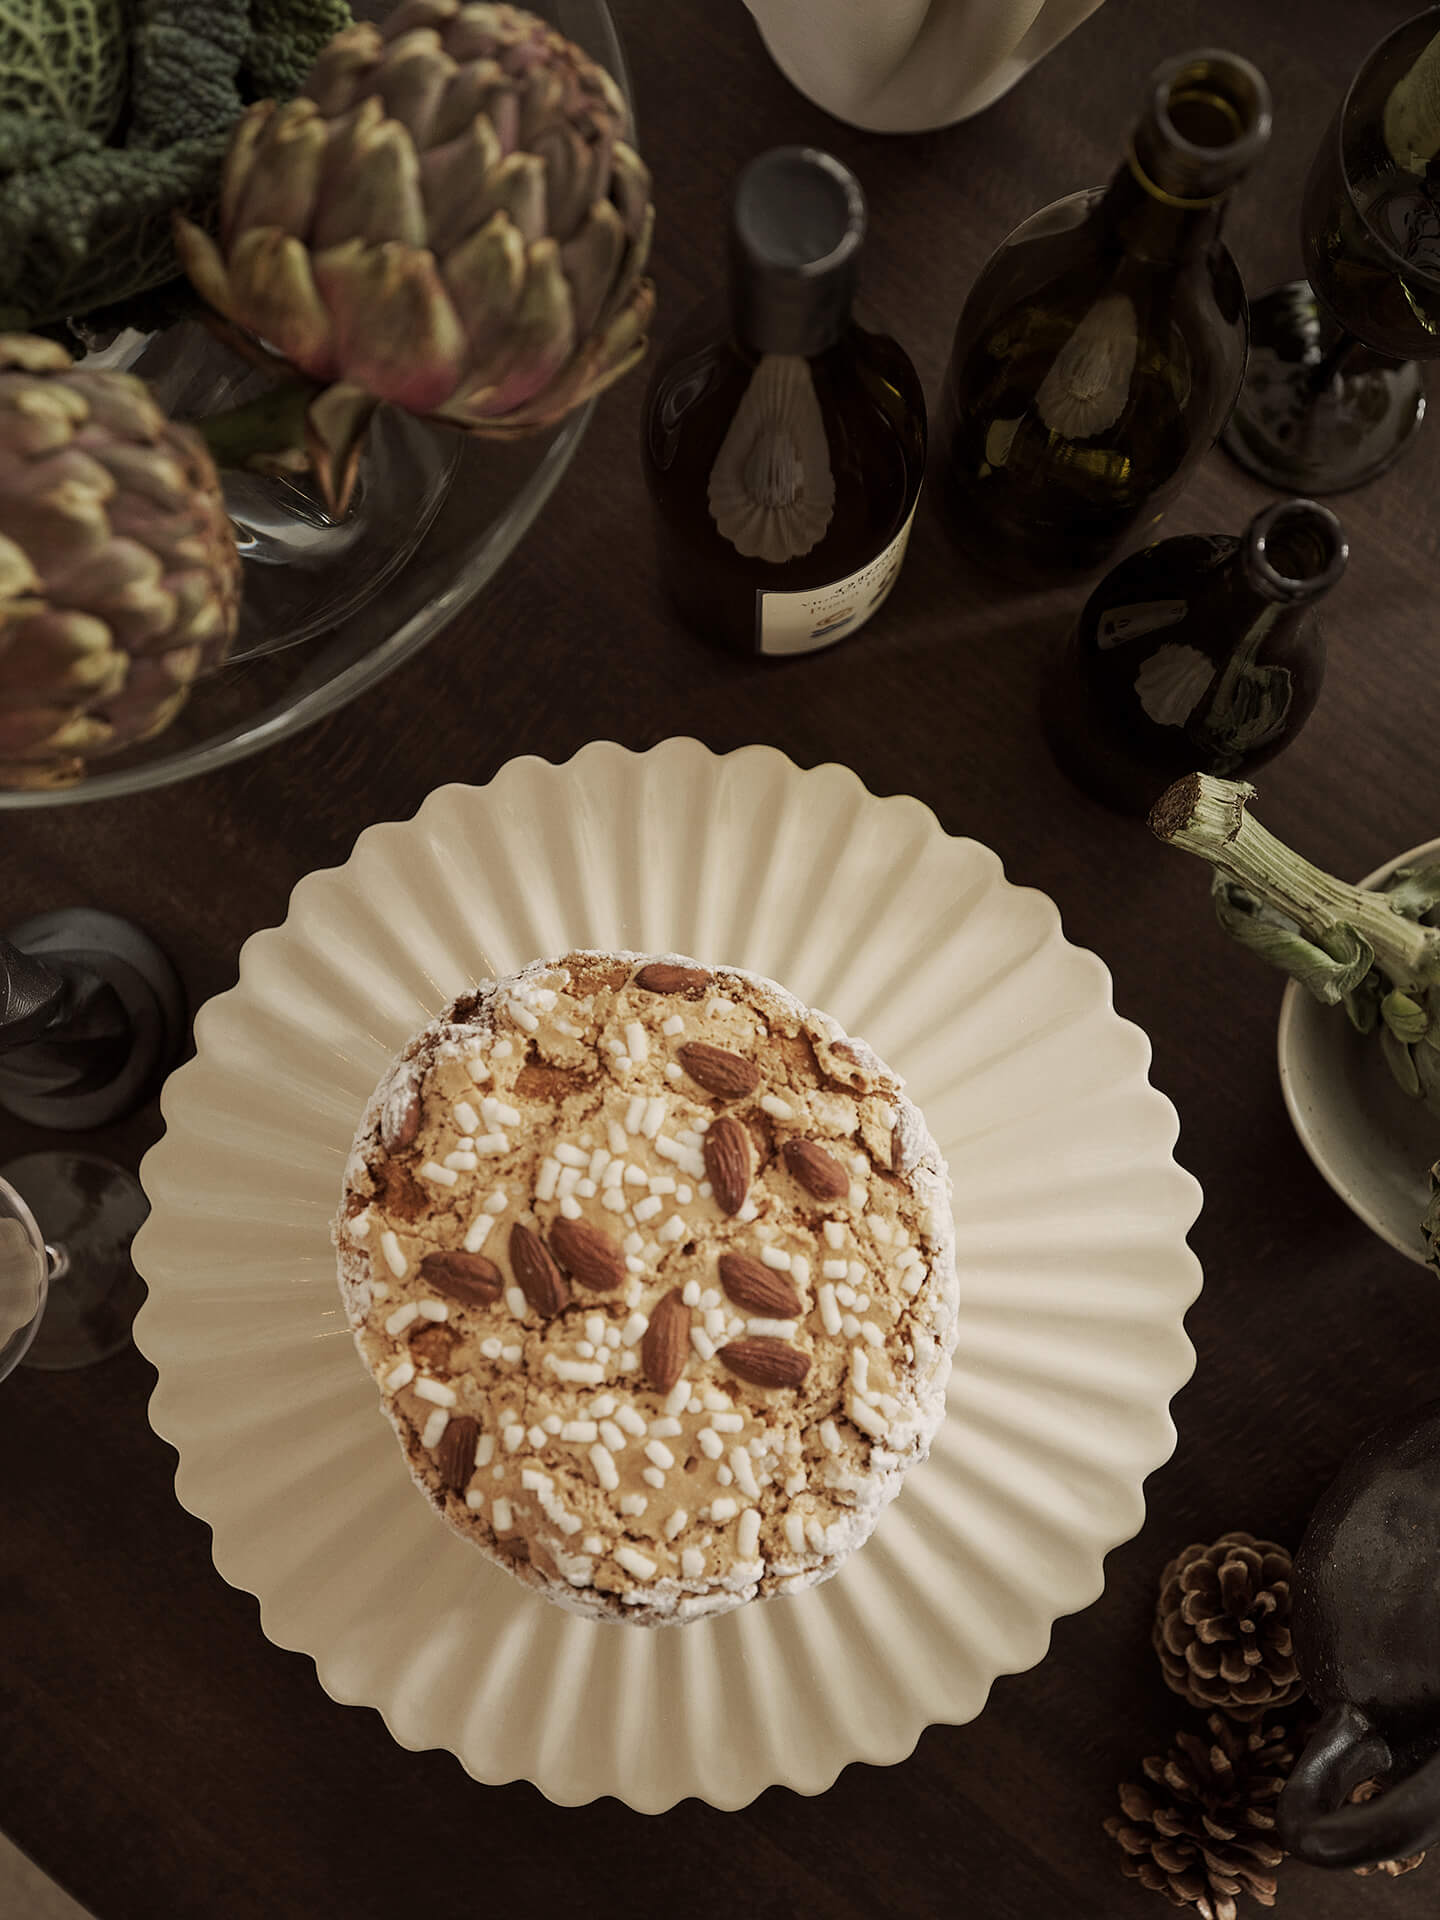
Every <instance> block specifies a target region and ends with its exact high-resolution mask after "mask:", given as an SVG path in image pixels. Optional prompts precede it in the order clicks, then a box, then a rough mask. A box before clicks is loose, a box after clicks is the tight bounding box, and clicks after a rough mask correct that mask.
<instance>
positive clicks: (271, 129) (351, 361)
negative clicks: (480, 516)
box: [177, 0, 654, 509]
mask: <svg viewBox="0 0 1440 1920" xmlns="http://www.w3.org/2000/svg"><path fill="white" fill-rule="evenodd" d="M628 131H629V115H628V113H627V110H626V106H625V101H624V98H623V96H622V95H621V93H620V90H619V88H618V87H617V86H616V84H615V82H614V81H613V80H612V79H611V78H610V76H609V75H608V74H607V73H606V72H605V71H604V69H603V68H601V67H599V66H597V65H596V64H595V62H594V61H592V60H591V59H589V57H588V56H587V55H586V54H584V53H583V52H581V50H580V49H579V48H578V47H575V46H573V45H572V44H571V43H570V42H569V41H567V40H565V39H563V38H562V37H561V36H560V35H559V34H558V33H556V32H555V31H554V30H553V29H552V28H551V27H549V26H547V25H546V23H545V22H544V21H542V20H539V19H537V18H536V17H535V16H534V15H533V14H529V13H525V12H522V11H521V10H520V9H518V8H515V7H510V6H491V5H461V4H460V0H404V4H402V5H401V6H400V7H398V8H397V9H396V11H395V12H394V13H392V14H391V15H390V16H389V18H388V19H387V20H386V21H385V22H384V24H383V25H381V26H375V25H373V24H370V23H364V24H361V25H358V26H354V27H351V28H348V29H347V30H346V31H344V32H342V33H339V34H337V35H336V36H335V38H334V39H333V40H332V41H331V42H330V44H329V46H328V47H327V48H326V49H325V51H324V52H323V53H322V54H321V56H320V58H319V59H318V61H317V62H316V64H315V66H314V68H313V69H312V70H311V73H310V75H309V78H308V79H307V81H306V82H305V88H304V92H303V93H302V94H301V95H300V96H299V97H298V98H297V99H295V100H292V101H290V102H288V103H287V104H286V105H284V106H276V105H274V104H273V103H271V102H261V103H260V104H259V105H257V106H254V107H252V108H251V109H250V110H249V111H248V112H247V113H246V114H245V115H244V116H243V117H242V118H241V120H240V121H239V123H238V125H237V126H236V129H235V133H234V136H233V138H232V141H231V145H230V150H229V154H228V156H227V159H226V164H225V175H224V184H223V188H222V193H221V204H220V236H219V244H218V245H217V244H216V243H215V242H214V241H213V240H211V239H210V238H209V236H208V235H206V234H205V233H203V232H202V231H201V230H200V229H199V228H198V227H196V226H194V225H193V224H191V223H190V222H188V221H185V220H183V219H182V220H177V236H178V245H179V249H180V253H181V257H182V259H183V261H184V264H185V268H186V271H187V272H188V273H189V275H190V278H191V280H192V281H193V282H194V284H195V286H196V288H197V289H198V291H199V292H200V293H201V295H202V296H203V297H204V298H205V299H206V300H207V301H208V302H209V304H210V305H211V306H212V307H214V308H215V309H216V310H217V312H219V313H220V314H222V315H224V316H225V317H226V319H228V320H229V321H231V322H232V323H234V325H235V326H237V327H238V328H240V329H243V330H244V332H245V333H246V334H248V335H251V336H256V337H258V339H259V340H261V341H263V342H264V343H265V344H266V345H267V346H269V347H271V348H273V349H274V351H275V352H277V353H278V354H280V355H283V356H284V358H285V359H286V360H288V361H289V362H290V363H291V364H292V365H293V366H294V367H296V368H298V369H299V370H300V372H302V373H303V374H305V375H306V376H308V377H309V379H311V380H312V381H315V382H318V383H321V384H322V386H323V387H324V389H325V390H324V392H323V393H322V394H321V396H320V398H319V400H318V401H317V403H316V404H315V405H314V406H312V407H311V409H310V420H309V435H308V444H309V450H310V453H311V457H312V461H313V462H314V465H315V469H316V473H317V477H318V479H319V481H320V484H321V487H322V490H323V491H324V492H325V494H326V497H327V499H328V500H329V501H330V504H331V505H332V507H336V508H340V509H343V506H344V502H345V499H346V497H347V496H348V491H349V487H350V484H351V482H352V480H353V475H354V466H355V459H356V455H357V452H358V446H359V439H360V436H361V435H362V434H363V431H364V426H365V423H366V421H367V420H368V418H369V414H370V412H371V410H373V408H374V406H375V404H376V403H377V401H380V400H388V401H392V402H393V403H394V404H396V405H397V406H401V407H404V408H407V409H408V410H409V411H410V412H412V413H416V414H422V415H425V416H427V417H430V418H433V419H435V420H438V421H443V422H446V423H448V424H451V425H453V426H456V427H460V428H462V429H464V430H466V431H468V432H470V433H475V434H482V435H490V436H507V437H508V436H511V435H515V434H520V433H525V432H530V431H533V430H535V429H538V428H544V427H548V426H551V425H553V424H554V423H555V422H557V421H558V420H560V419H561V418H562V417H563V416H564V415H565V414H567V413H568V412H569V411H570V410H571V409H572V408H573V407H576V406H578V405H579V404H580V403H581V402H582V401H584V400H587V399H589V397H590V396H591V395H592V394H594V393H597V392H599V391H600V390H601V389H602V388H603V387H606V386H608V385H609V384H610V383H611V381H613V380H616V379H618V378H619V377H620V376H621V375H622V374H623V373H625V372H626V371H628V369H629V368H630V367H632V366H633V365H634V364H635V362H636V361H637V360H638V359H639V358H640V357H641V355H642V354H643V353H644V351H645V344H646V338H645V336H646V328H647V326H648V324H649V320H650V315H651V312H652V309H653V304H654V291H653V288H652V286H651V284H650V282H649V281H648V280H646V279H644V278H643V277H642V275H643V271H644V266H645V260H646V256H647V254H648V252H649V246H650V234H651V228H652V225H653V217H654V216H653V209H652V207H651V202H650V176H649V174H648V172H647V171H646V168H645V166H644V164H643V162H642V161H641V159H640V157H639V155H638V154H637V153H636V152H635V151H634V149H633V148H632V147H631V146H629V145H628V144H627V142H626V138H625V136H626V134H627V133H628Z"/></svg>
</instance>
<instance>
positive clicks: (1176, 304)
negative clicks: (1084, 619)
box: [936, 51, 1270, 585]
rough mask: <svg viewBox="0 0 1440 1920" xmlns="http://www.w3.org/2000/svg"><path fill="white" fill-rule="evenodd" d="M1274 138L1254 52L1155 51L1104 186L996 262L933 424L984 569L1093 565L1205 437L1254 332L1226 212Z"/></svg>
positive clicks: (1070, 574)
mask: <svg viewBox="0 0 1440 1920" xmlns="http://www.w3.org/2000/svg"><path fill="white" fill-rule="evenodd" d="M1269 134H1270V96H1269V90H1268V88H1267V87H1266V84H1265V81H1264V79H1263V78H1262V77H1261V75H1260V74H1259V73H1258V72H1257V71H1256V70H1255V68H1254V67H1253V66H1251V65H1250V63H1249V61H1247V60H1242V59H1240V58H1239V57H1238V56H1237V55H1235V54H1231V53H1222V52H1215V51H1202V52H1199V53H1190V54H1185V55H1182V56H1180V57H1179V58H1177V59H1173V60H1170V61H1167V62H1166V63H1165V64H1164V65H1163V66H1161V67H1159V68H1158V69H1157V70H1156V72H1155V73H1154V74H1153V75H1152V76H1151V79H1150V83H1149V87H1148V90H1147V95H1146V102H1145V107H1144V111H1143V112H1142V114H1141V117H1140V119H1139V122H1138V123H1137V125H1136V127H1135V130H1134V133H1133V135H1132V137H1131V140H1130V143H1129V146H1128V148H1127V150H1126V155H1125V160H1124V163H1123V164H1122V165H1121V167H1120V168H1119V170H1118V171H1117V173H1116V174H1115V177H1114V179H1113V180H1112V181H1111V182H1110V185H1109V186H1108V187H1106V188H1096V189H1094V190H1093V191H1090V192H1085V193H1077V194H1072V195H1070V196H1069V197H1068V198H1067V199H1064V200H1057V201H1056V202H1055V203H1054V204H1053V205H1052V206H1049V207H1046V208H1044V209H1043V210H1042V211H1041V212H1039V213H1037V214H1034V215H1032V216H1031V218H1030V219H1029V220H1027V221H1026V222H1025V223H1024V224H1023V225H1022V226H1020V227H1018V228H1016V230H1015V232H1014V233H1012V234H1011V235H1010V237H1009V238H1008V239H1007V240H1005V241H1004V242H1003V243H1002V244H1001V246H1000V247H999V248H998V249H997V251H996V252H995V254H994V255H993V256H992V257H991V259H990V261H989V262H988V263H987V265H986V267H985V269H984V271H983V272H982V273H981V275H980V278H979V279H978V280H977V281H976V283H975V286H974V288H973V289H972V290H971V293H970V297H969V299H968V300H967V301H966V303H965V308H964V311H963V312H962V313H961V315H960V321H959V325H958V326H957V328H956V332H955V341H954V345H953V347H952V350H951V354H950V363H949V367H948V370H947V373H946V377H945V387H944V393H943V396H942V399H941V402H940V409H939V419H938V421H937V425H936V440H937V455H938V457H937V461H936V471H937V475H938V479H937V487H938V491H939V495H940V503H941V511H942V513H943V515H944V517H945V519H946V520H947V521H948V523H949V525H950V528H951V530H952V531H953V533H954V534H955V536H956V538H957V539H958V540H959V541H960V543H961V545H962V546H963V547H964V548H965V549H966V550H967V551H968V552H969V553H971V554H972V555H973V556H974V557H975V558H976V559H977V560H979V561H980V562H981V563H982V564H984V565H987V566H990V567H993V568H996V569H997V570H999V571H1001V572H1003V573H1006V574H1008V575H1010V576H1011V577H1013V578H1016V579H1019V580H1021V581H1022V582H1024V583H1025V584H1027V585H1029V584H1034V583H1036V582H1044V581H1055V580H1064V579H1069V578H1074V577H1075V576H1077V575H1080V574H1085V573H1089V572H1093V571H1094V570H1096V569H1097V568H1099V567H1102V566H1104V565H1105V564H1106V563H1107V562H1108V561H1109V560H1110V559H1111V558H1112V556H1113V555H1114V554H1115V552H1116V551H1117V550H1118V549H1119V547H1120V546H1121V545H1122V544H1123V543H1125V542H1127V541H1129V540H1130V539H1131V538H1132V537H1134V536H1136V535H1140V534H1143V533H1145V532H1147V531H1148V530H1149V529H1150V528H1151V527H1153V525H1154V524H1155V522H1156V521H1158V520H1159V518H1160V516H1161V514H1162V513H1163V512H1164V510H1165V507H1166V506H1167V505H1168V504H1169V502H1170V501H1171V500H1172V499H1173V498H1174V497H1175V495H1176V494H1177V493H1178V492H1179V491H1180V489H1181V487H1182V486H1183V485H1184V484H1185V481H1186V478H1187V477H1188V475H1189V473H1190V471H1191V469H1192V468H1193V467H1194V465H1195V462H1196V461H1197V460H1198V459H1199V458H1200V457H1201V455H1202V454H1204V452H1205V451H1206V449H1207V448H1208V447H1210V445H1211V444H1212V443H1213V442H1214V440H1215V438H1216V436H1217V435H1218V434H1219V432H1220V429H1221V428H1222V427H1223V425H1224V424H1225V421H1226V419H1227V417H1228V415H1229V413H1230V410H1231V408H1232V406H1233V405H1234V403H1235V397H1236V395H1237V393H1238V392H1239V389H1240V383H1241V380H1242V378H1243V377H1244V371H1245V354H1246V343H1247V337H1248V313H1247V308H1246V303H1245V293H1244V289H1243V287H1242V285H1241V282H1240V275H1239V272H1238V271H1237V269H1236V266H1235V262H1234V261H1233V259H1232V258H1231V256H1230V253H1229V251H1228V249H1227V248H1226V247H1225V246H1224V244H1223V242H1222V241H1221V239H1220V223H1221V216H1222V213H1223V210H1224V205H1225V199H1226V196H1227V194H1228V193H1229V191H1230V189H1231V188H1232V187H1233V186H1234V185H1235V183H1236V182H1237V181H1238V180H1239V179H1240V178H1241V176H1242V175H1243V174H1244V173H1245V172H1246V171H1247V169H1248V168H1250V167H1251V166H1252V165H1253V164H1254V162H1255V161H1256V159H1257V158H1258V157H1259V155H1260V154H1261V152H1262V151H1263V150H1264V147H1265V144H1266V141H1267V140H1268V138H1269Z"/></svg>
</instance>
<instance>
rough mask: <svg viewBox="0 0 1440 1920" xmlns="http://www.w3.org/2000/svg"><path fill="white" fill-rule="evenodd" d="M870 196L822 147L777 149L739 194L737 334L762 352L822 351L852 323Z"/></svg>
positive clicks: (734, 231) (734, 293)
mask: <svg viewBox="0 0 1440 1920" xmlns="http://www.w3.org/2000/svg"><path fill="white" fill-rule="evenodd" d="M864 238H865V196H864V194H863V193H862V192H861V191H860V182H859V181H858V180H857V179H856V178H855V176H854V174H853V173H851V172H850V170H849V168H848V167H843V166H841V164H840V162H839V161H838V160H836V159H834V158H833V157H832V156H831V155H830V154H828V153H822V152H820V150H819V149H818V148H816V147H774V148H772V149H771V150H770V151H769V152H768V153H762V154H760V155H759V156H758V157H757V158H756V159H754V160H752V161H751V162H750V164H749V165H748V166H747V167H746V169H745V171H744V172H743V173H742V174H741V176H740V179H739V183H738V184H737V186H736V188H735V201H734V208H733V212H732V217H731V223H730V289H731V307H732V311H733V316H734V322H735V330H736V332H737V334H738V335H739V337H740V339H741V340H742V341H743V342H744V344H745V345H746V346H748V347H750V348H751V349H752V350H753V351H755V352H757V353H798V354H804V355H806V356H809V355H811V354H816V353H821V352H823V351H824V349H825V348H826V347H828V346H831V345H833V344H834V342H835V341H836V340H837V339H839V337H840V335H841V333H842V332H843V331H844V328H845V326H846V324H847V322H848V320H849V318H850V306H851V302H852V301H853V299H854V297H855V283H856V279H857V276H858V272H859V262H860V246H861V242H862V241H863V240H864Z"/></svg>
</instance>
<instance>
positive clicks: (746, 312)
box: [643, 147, 926, 655]
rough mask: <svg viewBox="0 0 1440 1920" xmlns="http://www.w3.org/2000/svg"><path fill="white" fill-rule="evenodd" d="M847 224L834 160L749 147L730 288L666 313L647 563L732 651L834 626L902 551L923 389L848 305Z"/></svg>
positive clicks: (891, 344) (849, 621)
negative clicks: (654, 564)
mask: <svg viewBox="0 0 1440 1920" xmlns="http://www.w3.org/2000/svg"><path fill="white" fill-rule="evenodd" d="M864 234H865V201H864V196H863V195H862V193H861V191H860V186H859V182H858V181H857V180H856V179H855V177H854V175H853V174H851V173H850V172H849V171H848V170H847V169H846V168H845V167H843V166H841V164H840V163H839V161H838V160H835V159H833V158H832V157H831V156H830V155H829V154H826V153H822V152H819V151H818V150H816V149H814V148H809V147H779V148H776V149H774V150H773V151H771V152H769V153H764V154H761V155H760V156H759V157H758V158H757V159H755V160H753V161H751V163H750V164H749V166H748V167H747V168H746V169H745V171H744V172H743V173H742V175H741V177H740V180H739V183H738V186H737V188H736V191H735V198H734V206H733V215H732V220H731V230H730V285H729V291H728V295H725V296H721V297H719V298H718V299H715V300H711V301H709V302H707V303H705V304H704V305H703V306H701V307H700V308H699V309H698V310H697V311H696V312H695V313H693V314H692V315H691V316H690V318H689V319H688V320H686V321H685V322H684V323H683V324H682V325H681V327H680V328H679V330H678V332H677V333H676V334H675V335H674V337H673V338H672V339H671V340H670V341H669V342H668V344H667V346H666V348H665V350H664V352H663V354H662V355H661V357H660V358H659V360H658V361H657V363H656V366H655V371H654V373H653V375H652V377H651V381H650V387H649V391H648V395H647V398H646V405H645V419H644V447H643V453H644V462H645V472H646V479H647V483H648V486H649V491H650V498H651V502H652V505H653V508H654V518H655V527H656V538H657V544H658V553H659V564H660V574H661V579H662V581H663V584H664V586H665V589H666V591H667V593H668V595H669V597H670V599H671V601H672V603H673V604H674V606H675V607H676V609H677V611H678V612H679V613H680V615H681V617H682V618H683V619H684V621H685V622H686V624H687V625H688V626H690V627H691V628H692V629H693V630H694V631H695V632H696V633H698V634H700V635H701V636H703V637H704V638H705V639H707V640H710V641H712V642H714V643H716V644H718V645H720V646H724V647H728V648H731V649H733V650H734V651H736V652H739V653H744V654H751V655H755V654H761V655H782V654H798V653H810V652H814V651H815V650H816V649H818V648H821V647H828V646H832V645H834V644H835V642H836V641H839V640H842V639H845V638H846V637H847V636H849V635H850V634H852V633H854V632H855V631H856V630H857V629H858V628H859V627H861V626H863V625H864V624H865V622H866V621H867V620H868V619H869V618H870V617H871V615H872V614H873V613H874V612H875V611H876V610H877V608H878V607H879V606H880V605H881V604H882V602H883V601H884V600H885V599H886V597H887V596H888V594H889V592H890V590H891V588H892V587H893V585H894V583H895V579H896V576H897V575H898V573H899V571H900V565H901V562H902V561H903V559H904V557H905V546H906V542H907V540H908V539H909V535H910V524H911V520H912V518H913V516H914V512H915V503H916V500H917V498H918V496H919V492H920V482H921V479H922V476H923V473H924V468H925V424H926V423H925V397H924V394H923V392H922V390H921V387H920V382H919V379H918V377H917V375H916V373H915V369H914V367H913V366H912V365H911V363H910V360H909V357H908V355H907V354H906V353H905V351H904V349H903V348H902V347H900V346H899V345H898V344H897V343H896V342H895V341H894V340H892V339H890V338H889V337H888V336H887V335H885V334H881V333H872V332H869V331H867V330H866V329H864V328H863V327H861V326H859V325H858V324H857V323H856V320H855V317H854V313H853V310H852V303H853V299H854V294H855V287H856V280H857V272H858V267H859V261H860V253H861V247H862V243H863V240H864Z"/></svg>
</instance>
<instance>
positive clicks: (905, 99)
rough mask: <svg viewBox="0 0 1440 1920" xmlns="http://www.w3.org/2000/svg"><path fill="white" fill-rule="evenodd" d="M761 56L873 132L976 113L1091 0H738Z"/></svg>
mask: <svg viewBox="0 0 1440 1920" xmlns="http://www.w3.org/2000/svg"><path fill="white" fill-rule="evenodd" d="M745 3H746V5H747V6H748V7H749V9H750V11H751V13H752V14H754V16H755V21H756V24H757V25H758V27H759V29H760V33H761V37H762V38H763V39H764V42H765V45H766V46H767V47H768V48H769V50H770V55H771V57H772V59H773V60H774V61H775V63H776V65H777V66H778V67H779V68H780V70H781V71H782V72H783V73H784V74H785V75H786V77H787V78H788V79H789V80H790V81H791V82H792V83H793V84H794V85H795V86H796V87H798V88H799V89H800V91H801V93H803V94H805V95H806V97H807V98H808V99H811V100H813V101H814V102H815V104H816V105H817V106H819V107H823V108H824V109H825V111H826V112H827V113H833V114H834V115H835V117H836V118H837V119H839V120H848V121H849V122H850V124H851V125H852V126H857V127H867V128H869V129H871V130H872V131H874V132H876V133H916V132H919V131H921V130H922V129H924V128H927V127H944V126H948V125H949V124H950V123H951V122H952V121H954V120H964V119H966V118H968V116H969V115H971V114H973V113H979V112H980V110H981V109H982V108H983V107H988V106H989V105H990V104H991V102H992V101H994V100H998V99H999V98H1000V96H1001V94H1002V93H1005V92H1007V91H1008V89H1009V88H1011V87H1013V86H1014V84H1015V82H1016V81H1017V80H1019V79H1020V78H1021V76H1022V75H1023V74H1024V73H1026V72H1027V71H1028V70H1029V69H1030V68H1031V67H1032V66H1033V65H1034V64H1035V62H1036V61H1037V60H1039V59H1040V58H1041V57H1042V56H1043V55H1045V54H1047V53H1049V51H1050V49H1051V48H1052V47H1054V46H1056V45H1057V44H1058V43H1059V42H1060V41H1061V40H1063V39H1064V38H1065V35H1066V34H1067V33H1069V32H1070V31H1071V29H1072V28H1074V27H1077V26H1078V25H1079V24H1080V22H1081V21H1082V20H1083V19H1085V18H1086V16H1087V15H1088V14H1091V13H1093V12H1094V11H1095V9H1096V8H1097V7H1098V6H1099V5H1100V4H1101V0H745Z"/></svg>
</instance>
